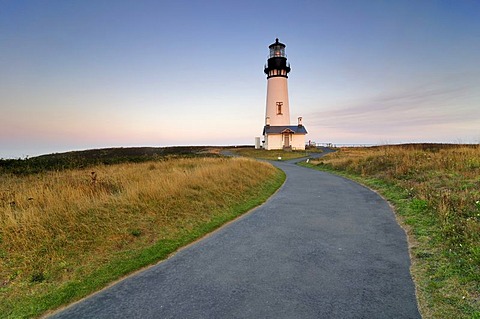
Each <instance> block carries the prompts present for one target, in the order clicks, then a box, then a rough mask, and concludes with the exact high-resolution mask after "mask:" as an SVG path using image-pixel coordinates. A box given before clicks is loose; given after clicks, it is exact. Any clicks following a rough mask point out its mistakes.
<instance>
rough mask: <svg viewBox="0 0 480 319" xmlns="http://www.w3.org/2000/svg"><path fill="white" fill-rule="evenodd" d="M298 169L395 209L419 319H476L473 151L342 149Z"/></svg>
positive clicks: (478, 266) (479, 238) (477, 152)
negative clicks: (339, 181) (364, 189)
mask: <svg viewBox="0 0 480 319" xmlns="http://www.w3.org/2000/svg"><path fill="white" fill-rule="evenodd" d="M304 165H307V166H310V167H315V168H318V169H321V170H328V171H333V172H337V173H341V174H344V175H345V176H347V177H349V178H352V179H355V180H357V181H359V182H361V183H364V184H366V185H368V186H370V187H371V188H373V189H376V190H378V191H379V192H380V193H381V194H382V195H383V196H385V197H386V198H387V199H388V200H389V201H390V202H391V203H392V204H393V205H394V206H395V208H396V211H397V214H398V215H399V216H400V221H401V223H403V225H404V226H405V228H406V229H407V233H408V237H409V243H410V246H411V247H410V251H411V257H412V274H413V277H414V280H415V283H416V288H417V296H418V299H419V304H420V310H421V313H422V316H423V317H424V318H480V146H478V145H435V144H423V145H420V144H419V145H400V146H382V147H370V148H342V149H339V150H338V151H337V152H335V153H332V154H329V155H327V156H326V157H325V158H321V159H319V160H317V161H311V162H310V164H304Z"/></svg>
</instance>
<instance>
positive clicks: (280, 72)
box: [264, 38, 290, 79]
mask: <svg viewBox="0 0 480 319" xmlns="http://www.w3.org/2000/svg"><path fill="white" fill-rule="evenodd" d="M285 47H286V45H285V44H283V43H281V42H279V41H278V38H277V39H275V43H272V44H270V45H269V46H268V48H269V49H270V55H269V57H268V60H267V64H266V65H265V69H264V72H265V74H266V75H267V79H269V78H271V77H276V76H280V77H284V78H288V75H287V74H288V73H289V72H290V63H287V55H286V54H285Z"/></svg>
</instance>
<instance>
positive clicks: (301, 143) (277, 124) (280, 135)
mask: <svg viewBox="0 0 480 319" xmlns="http://www.w3.org/2000/svg"><path fill="white" fill-rule="evenodd" d="M285 47H286V45H285V44H283V43H281V42H279V41H278V38H277V39H276V40H275V43H273V44H271V45H270V46H269V47H268V48H269V50H270V53H269V55H268V60H267V64H266V65H265V68H264V72H265V74H266V75H267V102H266V111H265V126H264V128H263V138H264V141H263V147H264V148H265V149H267V150H274V149H286V150H304V149H305V135H306V134H307V130H306V129H305V127H304V126H303V121H302V118H301V117H299V118H298V122H297V125H291V123H290V103H289V100H288V73H290V70H291V69H290V64H289V63H288V61H287V55H286V54H285Z"/></svg>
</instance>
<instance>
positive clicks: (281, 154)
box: [229, 147, 321, 161]
mask: <svg viewBox="0 0 480 319" xmlns="http://www.w3.org/2000/svg"><path fill="white" fill-rule="evenodd" d="M229 151H231V152H232V153H234V154H237V155H240V156H244V157H252V158H258V159H265V160H272V161H277V160H282V161H287V160H290V159H295V158H301V157H305V156H308V154H309V153H319V152H321V150H319V149H316V148H312V149H307V150H305V151H284V150H270V151H267V150H264V149H258V150H257V149H254V148H253V147H248V148H247V147H243V148H231V149H229Z"/></svg>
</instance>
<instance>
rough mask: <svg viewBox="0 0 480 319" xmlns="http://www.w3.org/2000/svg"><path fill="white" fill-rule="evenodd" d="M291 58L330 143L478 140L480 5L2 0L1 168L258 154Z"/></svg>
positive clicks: (471, 0) (312, 129) (302, 111)
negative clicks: (167, 154) (122, 155)
mask: <svg viewBox="0 0 480 319" xmlns="http://www.w3.org/2000/svg"><path fill="white" fill-rule="evenodd" d="M276 37H278V38H280V41H281V42H283V43H285V44H286V45H287V48H286V53H287V55H288V59H289V62H290V63H291V66H292V72H291V73H290V76H289V95H290V108H291V110H290V112H291V115H292V122H294V123H295V121H296V117H297V116H303V118H304V124H305V126H306V128H307V130H308V131H309V134H308V135H307V139H310V140H312V141H316V142H332V143H337V144H341V143H364V144H378V143H403V142H469V143H478V142H480V60H479V56H480V2H479V1H475V0H465V1H454V0H452V1H393V0H392V1H359V0H357V1H280V0H277V1H206V0H202V1H133V0H132V1H113V0H112V1H102V0H96V1H60V0H59V1H48V0H45V1H18V0H15V1H14V0H12V1H10V0H3V1H2V0H0V111H1V115H0V158H1V157H3V158H9V157H23V156H26V155H29V156H34V155H39V154H45V153H50V152H62V151H68V150H77V149H88V148H100V147H110V146H167V145H235V144H253V143H254V137H255V136H260V134H261V132H262V128H263V123H264V116H265V95H266V85H267V84H266V83H267V82H266V78H265V75H264V74H263V65H264V63H265V62H266V58H267V54H268V45H270V44H271V43H273V42H274V41H275V38H276Z"/></svg>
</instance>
